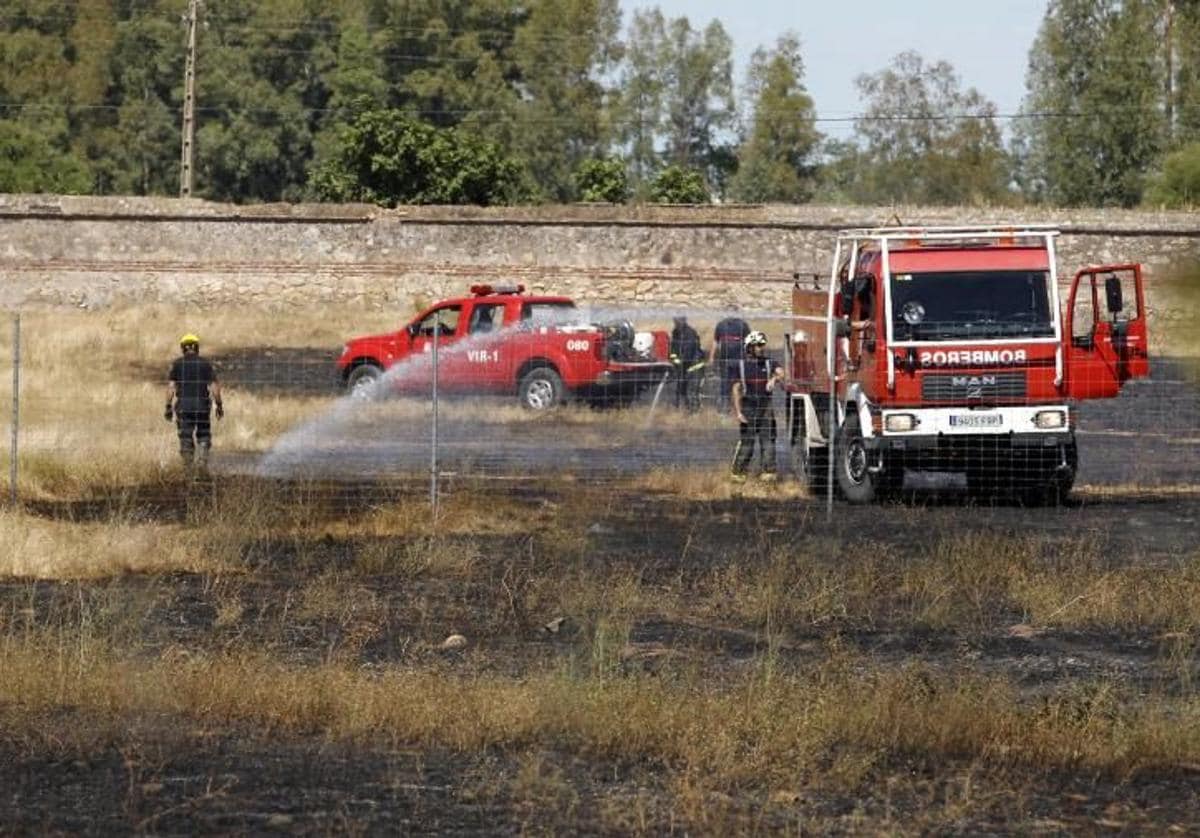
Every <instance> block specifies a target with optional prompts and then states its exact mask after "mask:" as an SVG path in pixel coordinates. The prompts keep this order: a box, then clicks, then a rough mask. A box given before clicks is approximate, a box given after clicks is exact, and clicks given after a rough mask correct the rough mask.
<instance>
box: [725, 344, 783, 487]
mask: <svg viewBox="0 0 1200 838" xmlns="http://www.w3.org/2000/svg"><path fill="white" fill-rule="evenodd" d="M744 345H745V348H746V357H745V358H743V359H742V361H741V362H740V363H739V364H738V377H737V380H735V381H734V382H733V387H732V388H731V390H730V394H731V396H732V398H733V413H734V416H736V417H737V421H738V443H737V448H735V449H734V453H733V480H734V482H735V483H744V482H745V480H746V470H747V469H748V468H749V466H750V460H751V459H753V458H754V441H755V440H756V439H757V440H758V449H759V457H760V458H761V460H762V473H761V477H762V479H763V480H766V481H772V480H774V479H775V409H774V408H773V407H772V406H771V396H772V394H773V393H774V391H775V385H776V384H778V383H779V382H780V381H782V380H783V368H782V367H780V366H779V365H778V364H776V363H775V362H774V361H772V360H771V359H770V358H768V357H767V356H766V348H767V336H766V335H764V334H763V333H762V332H751V333H750V334H748V335H746V340H745V341H744Z"/></svg>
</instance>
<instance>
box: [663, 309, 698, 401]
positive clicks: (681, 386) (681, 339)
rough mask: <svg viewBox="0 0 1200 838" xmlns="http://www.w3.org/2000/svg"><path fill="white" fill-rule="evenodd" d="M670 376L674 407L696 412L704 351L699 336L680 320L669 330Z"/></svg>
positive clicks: (685, 322) (684, 321)
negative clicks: (673, 386) (673, 385)
mask: <svg viewBox="0 0 1200 838" xmlns="http://www.w3.org/2000/svg"><path fill="white" fill-rule="evenodd" d="M669 351H670V355H671V363H672V364H674V367H673V368H672V370H671V375H673V376H674V377H675V406H676V407H686V408H687V409H688V410H693V411H694V410H696V409H697V408H698V407H699V406H700V376H701V375H702V374H703V371H704V350H703V349H701V347H700V335H699V334H697V333H696V330H695V329H693V328H692V327H691V326H689V325H688V324H687V321H686V320H683V319H682V318H680V319H677V320H676V321H675V328H674V329H672V330H671V346H670V350H669Z"/></svg>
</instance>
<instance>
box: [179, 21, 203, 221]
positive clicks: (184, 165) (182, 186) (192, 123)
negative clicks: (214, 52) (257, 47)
mask: <svg viewBox="0 0 1200 838" xmlns="http://www.w3.org/2000/svg"><path fill="white" fill-rule="evenodd" d="M199 17H200V0H188V13H187V24H188V50H187V64H186V65H185V67H184V71H183V153H182V159H181V161H180V165H179V197H180V198H190V197H192V146H193V144H194V142H195V138H196V24H197V22H198V20H199Z"/></svg>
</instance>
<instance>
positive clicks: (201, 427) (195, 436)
mask: <svg viewBox="0 0 1200 838" xmlns="http://www.w3.org/2000/svg"><path fill="white" fill-rule="evenodd" d="M168 379H169V380H170V381H171V382H172V383H173V384H174V385H175V399H176V401H175V425H176V427H177V428H178V429H179V453H180V454H181V455H182V456H183V460H184V462H185V463H189V464H190V463H191V462H192V458H193V456H194V454H195V451H196V446H197V445H199V446H200V461H201V462H202V463H203V462H204V461H206V460H207V459H208V450H209V448H211V447H212V420H211V418H210V415H211V413H212V397H211V395H210V394H209V385H210V384H215V383H216V381H217V373H216V371H215V370H214V369H213V365H212V364H211V363H210V362H209V361H208V360H206V359H204V358H201V357H200V355H199V354H198V353H195V352H185V353H184V354H183V355H181V356H180V357H179V358H176V359H175V363H173V364H172V365H171V373H170V375H169V376H168Z"/></svg>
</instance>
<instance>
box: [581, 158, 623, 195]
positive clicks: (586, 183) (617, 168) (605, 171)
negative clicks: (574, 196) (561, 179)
mask: <svg viewBox="0 0 1200 838" xmlns="http://www.w3.org/2000/svg"><path fill="white" fill-rule="evenodd" d="M575 190H576V192H578V193H579V200H581V201H589V202H595V203H606V204H623V203H625V201H626V200H627V199H628V198H629V182H628V179H627V178H626V176H625V164H624V163H623V162H621V161H620V160H618V159H617V158H615V157H603V158H594V159H591V160H584V161H583V162H582V163H580V164H579V168H577V169H576V170H575Z"/></svg>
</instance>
